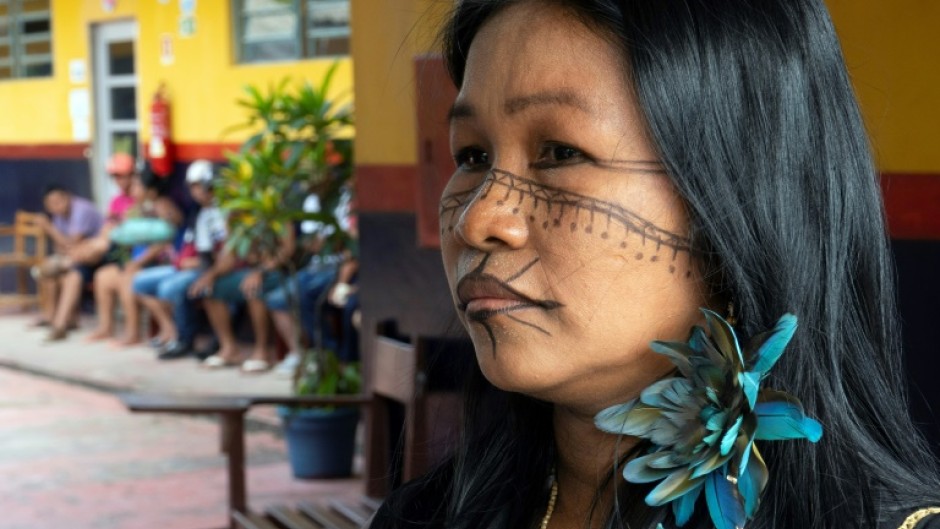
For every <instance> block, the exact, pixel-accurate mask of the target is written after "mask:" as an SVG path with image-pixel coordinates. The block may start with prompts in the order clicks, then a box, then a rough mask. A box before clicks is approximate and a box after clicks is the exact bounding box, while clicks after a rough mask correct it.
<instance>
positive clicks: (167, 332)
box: [137, 296, 177, 343]
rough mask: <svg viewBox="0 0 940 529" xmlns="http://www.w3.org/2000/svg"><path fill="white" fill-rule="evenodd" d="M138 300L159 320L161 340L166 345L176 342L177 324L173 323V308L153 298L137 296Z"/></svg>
mask: <svg viewBox="0 0 940 529" xmlns="http://www.w3.org/2000/svg"><path fill="white" fill-rule="evenodd" d="M137 299H138V300H139V301H140V304H141V305H143V306H144V307H145V308H146V309H147V310H149V311H150V314H152V315H153V318H154V319H155V320H157V325H159V326H160V336H159V338H160V340H161V341H162V342H164V343H166V342H171V341H173V340H176V338H177V332H176V324H175V323H174V322H173V314H172V310H171V308H170V307H169V306H168V305H167V304H166V303H164V302H162V301H160V299H158V298H155V297H153V296H137Z"/></svg>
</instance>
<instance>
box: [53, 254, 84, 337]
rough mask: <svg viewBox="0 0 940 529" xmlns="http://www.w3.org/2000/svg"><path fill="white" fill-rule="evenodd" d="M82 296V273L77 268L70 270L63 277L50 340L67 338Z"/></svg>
mask: <svg viewBox="0 0 940 529" xmlns="http://www.w3.org/2000/svg"><path fill="white" fill-rule="evenodd" d="M81 296H82V275H81V274H80V273H79V272H78V271H77V270H69V271H68V272H67V273H66V274H65V277H63V278H62V291H61V292H60V294H59V299H58V302H57V303H56V309H55V316H54V317H53V318H52V332H51V333H50V335H49V339H50V340H61V339H63V338H65V334H66V332H67V330H66V329H67V328H68V324H69V321H70V320H71V319H72V317H73V314H74V312H75V309H76V308H77V307H78V301H79V299H81Z"/></svg>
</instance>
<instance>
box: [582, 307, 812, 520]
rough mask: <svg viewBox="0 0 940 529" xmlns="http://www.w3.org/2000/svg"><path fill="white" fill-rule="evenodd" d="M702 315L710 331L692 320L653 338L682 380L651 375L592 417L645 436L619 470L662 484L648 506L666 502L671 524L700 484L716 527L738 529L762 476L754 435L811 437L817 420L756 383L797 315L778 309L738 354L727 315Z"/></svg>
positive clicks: (609, 427)
mask: <svg viewBox="0 0 940 529" xmlns="http://www.w3.org/2000/svg"><path fill="white" fill-rule="evenodd" d="M702 312H703V313H704V315H705V321H706V325H707V327H708V331H707V332H706V331H705V329H703V328H701V327H699V326H695V327H693V328H692V333H691V337H690V338H689V340H688V342H659V341H657V342H652V343H651V344H650V347H651V348H652V349H653V351H655V352H657V353H660V354H663V355H665V356H667V357H669V359H670V360H671V361H672V362H673V363H674V364H675V366H676V368H677V369H678V371H679V373H681V375H682V377H675V378H666V379H663V380H659V381H657V382H656V383H654V384H652V385H651V386H649V387H648V388H646V389H644V390H643V392H642V393H641V394H640V397H639V398H638V399H634V400H632V401H630V402H627V403H624V404H618V405H615V406H611V407H610V408H607V409H605V410H603V411H601V412H600V413H598V414H597V415H596V416H595V418H594V422H595V424H596V426H597V427H598V428H599V429H601V430H603V431H605V432H609V433H613V434H618V435H631V436H635V437H640V438H642V439H647V440H649V441H650V442H651V443H652V448H651V449H650V451H649V453H647V454H645V455H643V456H640V457H637V458H635V459H633V460H631V461H630V462H629V463H627V465H626V467H625V468H624V471H623V476H624V478H625V479H626V480H627V481H630V482H632V483H652V482H656V481H659V484H658V485H656V487H655V488H653V490H652V491H651V492H650V493H649V494H648V495H647V497H646V503H647V504H648V505H650V506H661V505H666V504H667V503H668V504H671V505H672V511H673V515H674V516H675V520H676V525H677V526H679V527H681V526H683V525H685V524H686V523H687V522H688V521H689V519H690V518H691V517H692V513H693V511H694V508H695V503H696V501H697V500H698V498H699V496H701V494H702V492H703V491H704V493H705V501H706V504H707V507H708V512H709V515H710V516H711V519H712V522H713V523H714V524H715V527H716V529H736V528H743V527H744V526H745V524H746V523H747V521H748V520H750V519H752V518H753V517H754V514H755V512H756V511H757V507H758V506H759V505H760V497H761V494H762V493H763V491H764V488H765V487H766V485H767V480H768V474H767V466H766V465H765V464H764V459H763V457H761V454H760V451H759V450H758V449H757V445H756V444H755V443H754V441H779V440H787V439H808V440H809V441H811V442H814V443H815V442H816V441H818V440H819V439H820V438H821V437H822V425H821V424H820V423H819V422H817V421H816V420H815V419H812V418H810V417H808V416H807V415H806V414H805V413H804V411H803V406H802V404H800V401H799V400H797V399H796V398H795V397H793V396H792V395H789V394H787V393H784V392H782V391H776V390H773V389H766V388H761V387H760V385H761V382H762V381H763V380H764V379H765V378H766V377H767V373H768V372H769V371H770V369H771V368H772V367H773V366H774V364H776V362H777V360H778V359H779V358H780V357H781V355H782V354H783V351H784V349H785V347H786V345H787V344H788V343H789V342H790V339H791V338H792V337H793V334H794V332H796V317H795V316H793V315H792V314H784V315H783V317H781V318H780V320H778V321H777V324H776V325H775V326H774V328H773V329H771V330H770V331H768V332H765V333H762V334H759V335H757V336H755V337H753V338H752V339H751V340H750V342H749V344H748V346H747V348H746V349H745V350H744V351H742V349H741V346H740V345H739V343H738V338H737V335H736V334H735V332H734V329H733V328H732V325H731V324H730V323H729V322H728V321H726V320H725V319H723V318H722V317H721V316H719V315H718V314H716V313H714V312H712V311H710V310H707V309H702ZM729 313H730V314H729V319H733V317H734V315H733V311H729Z"/></svg>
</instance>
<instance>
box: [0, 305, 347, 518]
mask: <svg viewBox="0 0 940 529" xmlns="http://www.w3.org/2000/svg"><path fill="white" fill-rule="evenodd" d="M26 321H27V320H26V319H25V318H23V317H21V316H15V315H14V316H10V315H4V316H0V363H2V364H3V365H6V366H11V365H14V366H18V367H24V368H26V369H29V370H31V371H33V372H42V371H47V372H49V373H52V374H54V375H55V376H56V377H59V378H61V379H76V380H86V379H87V380H89V381H91V382H93V383H95V384H97V385H108V384H110V385H112V386H114V387H124V388H145V389H147V390H152V391H161V390H163V389H165V390H167V391H177V392H193V391H202V390H205V391H206V392H214V393H237V392H261V391H264V392H269V393H270V392H275V391H276V390H277V389H278V388H280V389H281V391H286V388H287V386H286V383H285V382H284V381H282V380H280V379H276V378H275V377H274V376H273V375H270V374H266V375H262V376H261V377H247V376H243V375H240V374H238V373H237V372H234V371H229V372H225V373H206V372H203V371H201V370H198V369H197V367H196V366H195V365H194V363H193V362H191V361H181V362H172V363H158V362H157V361H156V360H154V359H153V354H152V352H151V351H149V350H147V349H146V348H138V349H127V350H115V349H109V348H103V347H95V346H89V345H88V344H85V343H83V342H82V341H81V337H80V336H76V337H75V338H74V339H73V341H72V342H64V343H60V344H55V345H40V343H39V342H40V340H41V334H39V333H36V332H33V331H24V330H23V328H24V325H25V323H26ZM269 411H270V410H269ZM255 420H259V421H270V420H271V417H270V415H269V414H268V413H264V414H262V415H259V416H255ZM272 424H273V422H272ZM246 443H247V453H248V470H247V480H248V494H249V498H250V502H251V506H252V508H254V509H256V510H261V509H263V508H264V507H265V506H268V505H272V504H278V503H287V504H291V503H296V502H298V501H303V500H311V499H316V498H318V497H322V496H323V495H330V496H347V495H348V496H354V495H356V494H358V493H359V492H360V491H361V490H362V485H361V481H360V480H358V479H347V480H325V481H300V480H295V479H293V478H292V477H291V475H290V470H289V468H288V465H287V463H286V455H285V449H284V444H283V440H282V439H280V438H279V435H278V431H277V429H276V428H275V427H273V426H272V427H266V428H260V429H259V428H249V431H248V432H247V433H246ZM226 490H227V489H226V482H225V460H224V458H223V456H222V455H221V454H219V431H218V426H217V425H216V424H215V423H214V422H213V421H211V420H209V419H203V418H193V417H180V416H167V415H132V414H130V413H128V412H127V411H126V410H125V409H124V408H123V407H122V406H121V404H120V403H119V402H118V401H117V399H116V398H115V397H114V396H112V395H111V394H109V393H107V392H104V391H100V390H94V389H88V388H86V387H81V386H78V385H74V384H70V383H66V382H62V381H60V380H55V379H50V378H47V377H43V376H36V375H33V374H29V373H24V372H21V371H17V370H13V369H9V368H0V528H2V529H21V528H22V529H26V528H29V529H44V528H54V527H69V528H73V529H85V528H87V529H91V528H94V529H98V528H101V529H105V528H108V529H111V528H115V529H117V528H119V529H136V528H140V529H157V528H161V529H162V528H174V529H190V528H191V529H208V528H212V527H223V526H224V525H225V524H226V512H225V511H226V508H225V507H226V501H227V498H226Z"/></svg>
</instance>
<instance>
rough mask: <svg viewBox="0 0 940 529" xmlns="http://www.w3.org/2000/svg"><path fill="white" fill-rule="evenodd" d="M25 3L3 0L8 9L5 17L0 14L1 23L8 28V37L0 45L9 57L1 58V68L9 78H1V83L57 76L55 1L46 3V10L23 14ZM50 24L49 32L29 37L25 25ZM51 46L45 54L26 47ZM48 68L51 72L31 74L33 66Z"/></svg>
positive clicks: (49, 0) (2, 38)
mask: <svg viewBox="0 0 940 529" xmlns="http://www.w3.org/2000/svg"><path fill="white" fill-rule="evenodd" d="M23 2H24V0H0V4H3V5H5V6H6V8H7V12H6V14H5V15H0V24H5V25H6V32H7V34H6V35H5V36H2V37H0V46H6V47H7V49H8V50H9V55H8V56H7V57H4V58H0V69H4V70H9V72H10V75H9V76H4V77H0V82H6V81H16V80H29V79H47V78H51V77H53V75H54V73H55V61H54V53H53V50H54V48H53V46H54V43H53V38H52V36H53V32H52V0H47V3H46V8H45V9H44V10H37V11H28V12H23ZM35 21H47V23H48V26H49V27H48V29H47V30H46V31H45V32H43V33H35V34H26V33H25V32H24V31H23V26H24V24H26V23H29V22H35ZM37 42H39V43H43V42H48V43H49V51H48V52H46V53H28V52H27V51H26V48H27V46H29V45H30V44H34V43H37ZM46 64H48V65H49V71H48V73H43V74H41V75H29V73H28V69H29V67H30V66H34V65H46Z"/></svg>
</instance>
